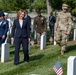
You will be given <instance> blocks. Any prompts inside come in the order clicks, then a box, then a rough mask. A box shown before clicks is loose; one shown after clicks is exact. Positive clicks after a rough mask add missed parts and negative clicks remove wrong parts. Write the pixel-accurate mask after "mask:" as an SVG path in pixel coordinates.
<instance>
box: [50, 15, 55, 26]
mask: <svg viewBox="0 0 76 75" xmlns="http://www.w3.org/2000/svg"><path fill="white" fill-rule="evenodd" d="M55 22H56V18H55V16H49V25H50V26H54V24H55Z"/></svg>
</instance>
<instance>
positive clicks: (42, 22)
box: [34, 10, 46, 45]
mask: <svg viewBox="0 0 76 75" xmlns="http://www.w3.org/2000/svg"><path fill="white" fill-rule="evenodd" d="M34 30H35V31H36V33H37V43H38V45H40V38H41V35H42V34H44V35H45V33H46V19H45V17H44V16H42V15H41V12H40V10H37V16H36V17H35V18H34Z"/></svg>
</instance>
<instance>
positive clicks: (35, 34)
mask: <svg viewBox="0 0 76 75" xmlns="http://www.w3.org/2000/svg"><path fill="white" fill-rule="evenodd" d="M34 39H36V31H34Z"/></svg>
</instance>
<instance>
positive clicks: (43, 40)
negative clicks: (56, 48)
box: [40, 34, 46, 50]
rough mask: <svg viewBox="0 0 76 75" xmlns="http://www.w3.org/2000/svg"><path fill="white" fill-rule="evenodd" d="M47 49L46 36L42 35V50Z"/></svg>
mask: <svg viewBox="0 0 76 75" xmlns="http://www.w3.org/2000/svg"><path fill="white" fill-rule="evenodd" d="M45 47H46V35H45V34H42V35H41V41H40V50H43V49H44V48H45Z"/></svg>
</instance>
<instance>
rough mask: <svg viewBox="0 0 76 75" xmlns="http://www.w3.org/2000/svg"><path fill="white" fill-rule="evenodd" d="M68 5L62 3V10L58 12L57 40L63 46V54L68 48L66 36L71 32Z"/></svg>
mask: <svg viewBox="0 0 76 75" xmlns="http://www.w3.org/2000/svg"><path fill="white" fill-rule="evenodd" d="M67 9H68V5H67V4H62V11H61V12H59V13H58V15H57V20H56V24H55V30H54V32H55V41H56V42H57V44H58V45H59V46H60V47H61V54H64V51H65V50H66V44H67V42H66V38H67V36H68V35H69V34H70V32H71V28H72V20H71V14H70V13H69V12H67Z"/></svg>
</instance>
